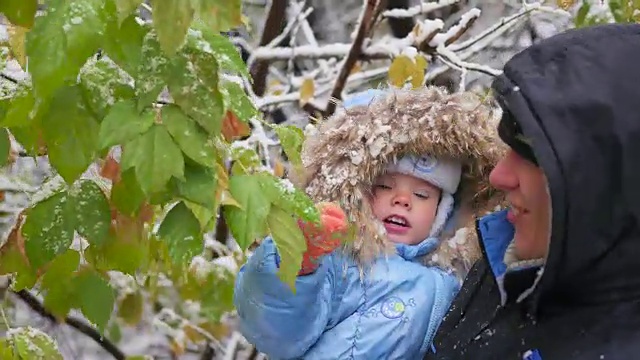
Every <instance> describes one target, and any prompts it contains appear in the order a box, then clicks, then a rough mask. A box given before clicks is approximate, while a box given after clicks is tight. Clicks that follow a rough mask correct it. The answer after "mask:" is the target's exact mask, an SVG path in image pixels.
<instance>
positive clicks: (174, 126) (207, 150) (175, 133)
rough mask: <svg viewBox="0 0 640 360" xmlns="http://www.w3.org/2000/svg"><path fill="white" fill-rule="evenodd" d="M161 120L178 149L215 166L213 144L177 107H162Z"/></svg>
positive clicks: (201, 162)
mask: <svg viewBox="0 0 640 360" xmlns="http://www.w3.org/2000/svg"><path fill="white" fill-rule="evenodd" d="M162 122H163V123H164V124H165V125H166V127H167V130H168V131H169V134H171V136H172V137H173V139H174V140H175V142H176V143H177V144H178V146H179V147H180V149H182V151H183V152H184V153H185V154H186V155H187V156H188V157H189V158H191V160H193V161H195V162H197V163H200V164H202V165H204V166H208V167H211V168H213V167H215V165H216V158H215V152H216V149H215V146H214V143H213V141H211V140H209V139H207V134H206V133H205V132H204V131H203V130H202V129H201V128H200V127H199V126H198V124H196V123H195V122H194V121H193V120H192V119H190V118H189V117H188V116H187V115H185V114H184V113H183V112H182V111H181V110H180V108H179V107H177V106H175V105H167V106H164V107H163V108H162Z"/></svg>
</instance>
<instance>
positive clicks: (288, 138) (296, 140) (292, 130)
mask: <svg viewBox="0 0 640 360" xmlns="http://www.w3.org/2000/svg"><path fill="white" fill-rule="evenodd" d="M275 131H276V134H277V135H278V138H279V139H280V145H282V149H283V150H284V153H285V154H287V157H288V158H289V161H291V163H292V164H294V166H302V158H301V157H300V152H301V151H302V143H303V142H304V132H303V131H302V129H300V128H299V127H297V126H294V125H278V126H276V127H275Z"/></svg>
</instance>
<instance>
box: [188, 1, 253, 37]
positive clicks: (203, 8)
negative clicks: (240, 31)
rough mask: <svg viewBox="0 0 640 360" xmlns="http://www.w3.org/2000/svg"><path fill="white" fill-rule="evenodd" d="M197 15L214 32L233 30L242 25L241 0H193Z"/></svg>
mask: <svg viewBox="0 0 640 360" xmlns="http://www.w3.org/2000/svg"><path fill="white" fill-rule="evenodd" d="M191 4H192V6H193V9H194V10H195V12H196V17H197V18H199V19H201V20H202V21H204V22H205V23H206V25H207V27H208V28H209V29H211V31H214V32H222V31H228V30H231V29H232V28H234V27H237V26H240V25H242V3H241V2H240V1H219V0H191Z"/></svg>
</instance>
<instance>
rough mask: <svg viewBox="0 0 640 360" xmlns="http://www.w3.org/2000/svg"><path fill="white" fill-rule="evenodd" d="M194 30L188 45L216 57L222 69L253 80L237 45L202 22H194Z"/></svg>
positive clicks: (190, 34) (189, 37) (190, 32)
mask: <svg viewBox="0 0 640 360" xmlns="http://www.w3.org/2000/svg"><path fill="white" fill-rule="evenodd" d="M193 27H194V30H191V31H189V35H188V38H187V39H188V44H189V46H190V47H192V48H195V49H197V50H198V51H200V52H204V53H208V54H211V55H214V56H215V58H216V59H217V60H218V63H219V64H220V68H222V69H224V70H230V71H233V72H235V73H238V74H240V75H243V76H245V77H246V78H248V79H251V75H250V74H249V70H248V68H247V64H245V62H244V60H242V55H241V54H240V52H239V51H238V49H237V48H236V46H235V45H233V43H232V42H231V41H230V40H229V38H227V37H226V36H223V35H221V34H219V33H216V32H213V31H211V30H210V29H208V28H207V27H206V25H203V24H202V23H201V22H200V21H198V22H194V26H193Z"/></svg>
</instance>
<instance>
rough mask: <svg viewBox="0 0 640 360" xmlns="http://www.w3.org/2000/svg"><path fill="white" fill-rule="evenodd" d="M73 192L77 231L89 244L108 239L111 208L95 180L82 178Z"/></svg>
mask: <svg viewBox="0 0 640 360" xmlns="http://www.w3.org/2000/svg"><path fill="white" fill-rule="evenodd" d="M75 187H76V189H74V190H75V191H74V192H73V193H72V195H73V200H74V205H75V214H76V220H75V224H76V231H78V234H80V235H81V236H82V237H84V238H85V239H86V240H87V241H88V242H89V244H96V245H98V246H100V245H102V244H104V243H105V242H106V241H107V238H108V235H109V227H110V225H111V209H110V207H109V202H108V201H107V198H106V197H105V195H104V193H103V192H102V190H101V189H100V187H99V186H98V185H96V183H95V182H93V181H91V180H82V181H80V182H79V183H77V184H75Z"/></svg>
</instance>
